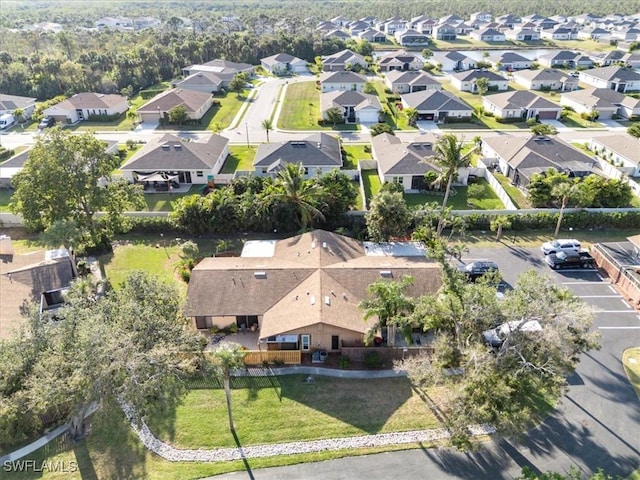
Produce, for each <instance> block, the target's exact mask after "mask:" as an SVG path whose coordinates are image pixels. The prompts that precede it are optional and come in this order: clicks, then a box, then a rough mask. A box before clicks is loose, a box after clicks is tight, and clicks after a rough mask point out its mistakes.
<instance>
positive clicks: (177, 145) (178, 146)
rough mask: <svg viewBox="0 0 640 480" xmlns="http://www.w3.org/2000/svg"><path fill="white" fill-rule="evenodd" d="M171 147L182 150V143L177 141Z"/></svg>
mask: <svg viewBox="0 0 640 480" xmlns="http://www.w3.org/2000/svg"><path fill="white" fill-rule="evenodd" d="M173 148H175V149H176V150H182V145H181V144H179V143H174V144H173Z"/></svg>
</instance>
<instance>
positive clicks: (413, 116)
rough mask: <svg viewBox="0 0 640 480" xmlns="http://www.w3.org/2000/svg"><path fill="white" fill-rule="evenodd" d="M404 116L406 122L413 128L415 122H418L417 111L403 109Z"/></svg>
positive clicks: (410, 108)
mask: <svg viewBox="0 0 640 480" xmlns="http://www.w3.org/2000/svg"><path fill="white" fill-rule="evenodd" d="M404 114H405V115H406V116H407V122H408V123H409V125H411V126H415V124H416V120H418V110H417V109H415V108H412V107H409V108H405V109H404Z"/></svg>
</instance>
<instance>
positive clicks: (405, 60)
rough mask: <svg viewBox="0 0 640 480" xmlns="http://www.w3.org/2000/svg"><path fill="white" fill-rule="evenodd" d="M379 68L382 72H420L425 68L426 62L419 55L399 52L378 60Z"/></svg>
mask: <svg viewBox="0 0 640 480" xmlns="http://www.w3.org/2000/svg"><path fill="white" fill-rule="evenodd" d="M378 66H379V67H380V71H381V72H390V71H391V70H402V71H404V70H420V69H421V68H422V67H424V60H422V58H421V57H419V56H418V55H414V54H413V53H408V52H405V51H404V50H399V51H396V52H391V53H389V54H387V55H384V56H382V57H380V58H379V59H378Z"/></svg>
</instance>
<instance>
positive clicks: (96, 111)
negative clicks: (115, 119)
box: [42, 92, 129, 124]
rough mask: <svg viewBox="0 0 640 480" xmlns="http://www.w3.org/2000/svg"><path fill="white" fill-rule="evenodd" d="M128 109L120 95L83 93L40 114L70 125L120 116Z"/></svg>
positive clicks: (127, 103) (124, 98) (127, 104)
mask: <svg viewBox="0 0 640 480" xmlns="http://www.w3.org/2000/svg"><path fill="white" fill-rule="evenodd" d="M128 109H129V102H128V101H127V97H123V96H122V95H116V94H105V93H91V92H84V93H76V94H75V95H73V96H71V97H69V98H67V99H66V100H63V101H62V102H60V103H57V104H55V105H52V106H51V107H49V108H45V109H44V111H43V112H42V113H43V114H44V115H45V116H48V117H53V118H55V119H56V121H57V122H62V123H65V124H71V123H77V122H80V121H82V120H89V117H92V116H111V115H121V114H123V113H124V112H126V111H127V110H128Z"/></svg>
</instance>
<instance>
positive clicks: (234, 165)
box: [220, 145, 256, 174]
mask: <svg viewBox="0 0 640 480" xmlns="http://www.w3.org/2000/svg"><path fill="white" fill-rule="evenodd" d="M255 156H256V147H254V146H251V145H250V146H248V147H247V146H241V145H230V146H229V156H228V157H227V159H226V160H225V161H224V165H223V166H222V170H221V171H220V173H229V174H231V173H235V172H237V171H238V170H241V171H253V170H255V168H254V167H253V159H254V158H255Z"/></svg>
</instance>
